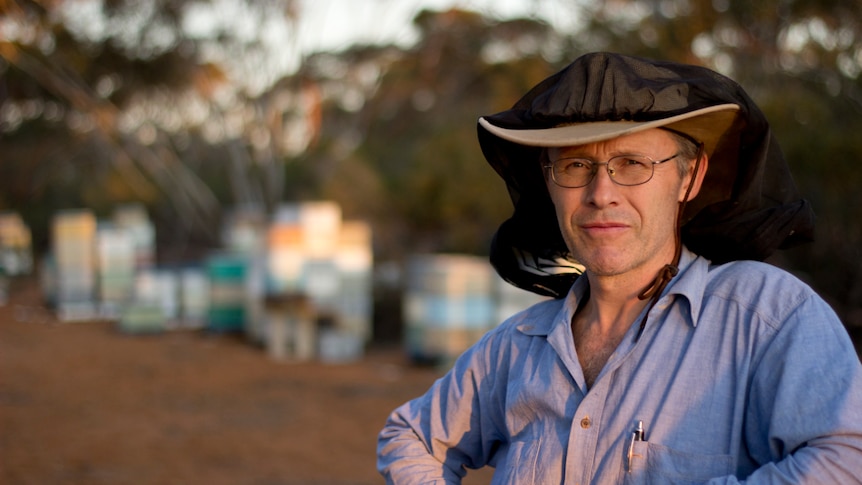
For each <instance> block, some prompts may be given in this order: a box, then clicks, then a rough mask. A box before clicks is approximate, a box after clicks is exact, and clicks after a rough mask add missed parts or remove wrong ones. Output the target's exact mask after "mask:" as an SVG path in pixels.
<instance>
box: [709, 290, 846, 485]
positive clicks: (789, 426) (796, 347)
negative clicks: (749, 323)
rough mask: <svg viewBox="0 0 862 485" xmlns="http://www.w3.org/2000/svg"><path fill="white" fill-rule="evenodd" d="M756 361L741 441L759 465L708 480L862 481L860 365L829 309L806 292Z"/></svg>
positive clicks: (825, 482)
mask: <svg viewBox="0 0 862 485" xmlns="http://www.w3.org/2000/svg"><path fill="white" fill-rule="evenodd" d="M755 365H756V367H755V369H754V372H753V375H752V382H751V388H750V396H749V402H748V411H747V416H746V425H745V426H746V428H745V437H744V439H745V442H746V445H747V452H748V453H749V454H750V455H751V458H752V459H753V460H754V461H755V462H757V463H760V464H761V466H760V468H758V469H756V470H755V471H754V472H753V473H752V474H751V475H749V476H748V477H746V478H745V479H744V481H741V482H740V481H739V480H737V479H736V478H733V477H725V478H722V479H715V480H712V481H710V482H709V483H715V484H717V483H746V484H766V483H770V484H773V483H794V484H836V483H841V484H854V483H862V481H860V480H862V366H860V362H859V357H858V355H857V353H856V351H855V349H854V347H853V345H852V342H851V340H850V338H849V336H848V334H847V332H846V330H845V329H844V327H843V325H842V324H841V322H840V320H839V319H838V317H837V316H836V315H835V313H834V312H833V311H832V309H831V308H830V307H829V306H828V305H827V304H826V303H825V302H824V301H823V300H821V299H820V298H819V297H817V296H815V295H812V296H809V297H808V298H807V299H806V300H804V301H803V302H802V303H801V304H800V305H799V306H798V307H797V308H796V309H795V310H794V311H793V312H792V313H791V314H790V315H789V317H788V318H787V319H786V320H785V321H784V322H782V323H781V324H780V326H779V328H778V329H777V333H776V334H775V337H774V338H773V339H771V341H770V342H769V343H768V344H766V347H765V351H764V352H763V355H762V358H760V359H759V362H757V363H756V364H755Z"/></svg>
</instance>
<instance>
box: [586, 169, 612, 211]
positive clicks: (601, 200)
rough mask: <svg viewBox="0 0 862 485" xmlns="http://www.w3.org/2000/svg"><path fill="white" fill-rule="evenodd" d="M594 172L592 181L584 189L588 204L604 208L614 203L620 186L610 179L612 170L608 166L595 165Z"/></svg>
mask: <svg viewBox="0 0 862 485" xmlns="http://www.w3.org/2000/svg"><path fill="white" fill-rule="evenodd" d="M595 170H596V173H595V175H593V180H591V181H590V183H589V184H587V186H586V187H585V188H586V191H585V193H586V196H587V197H588V200H589V202H590V203H592V204H594V205H596V206H605V205H608V204H611V203H613V202H615V201H616V199H617V197H618V195H619V188H620V186H619V185H618V184H617V183H616V182H614V181H613V179H612V176H611V173H613V169H611V170H609V169H608V164H607V163H602V164H600V165H597V166H596V168H595Z"/></svg>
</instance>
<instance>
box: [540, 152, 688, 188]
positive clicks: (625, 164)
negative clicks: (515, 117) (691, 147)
mask: <svg viewBox="0 0 862 485" xmlns="http://www.w3.org/2000/svg"><path fill="white" fill-rule="evenodd" d="M678 156H679V153H676V154H674V155H671V156H670V157H667V158H665V159H662V160H653V159H652V158H650V157H648V156H646V155H618V156H616V157H613V158H611V159H610V160H608V161H607V162H596V161H593V160H590V159H588V158H560V159H558V160H554V161H553V162H550V163H548V164H546V165H545V166H544V168H546V169H548V170H550V171H551V180H553V181H554V183H555V184H557V185H559V186H560V187H566V188H570V189H576V188H578V187H585V186H587V185H589V184H590V182H592V181H593V179H594V178H595V177H596V173H597V172H598V170H599V166H600V165H606V166H607V167H606V168H607V171H608V176H609V177H610V178H611V180H612V181H613V182H614V183H616V184H619V185H624V186H631V185H641V184H645V183H647V182H649V181H650V180H651V179H652V176H653V173H655V166H656V165H658V164H660V163H664V162H667V161H669V160H673V159H674V158H676V157H678Z"/></svg>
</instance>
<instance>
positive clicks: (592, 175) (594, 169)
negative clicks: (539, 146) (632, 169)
mask: <svg viewBox="0 0 862 485" xmlns="http://www.w3.org/2000/svg"><path fill="white" fill-rule="evenodd" d="M679 156H680V153H679V152H677V153H675V154H673V155H671V156H669V157H667V158H663V159H661V160H654V159H653V158H652V157H650V156H647V155H637V154H633V153H630V154H623V155H616V156H613V157H611V158H610V159H608V160H607V161H606V162H596V161H594V160H590V159H589V158H584V157H563V158H558V159H556V160H554V161H551V162H548V163H546V164H545V165H543V166H542V168H545V169H547V170H549V171H550V172H551V180H552V181H553V182H554V184H556V185H557V186H559V187H563V188H564V189H579V188H581V187H586V186H587V185H590V184H591V183H592V182H593V180H595V179H596V175H597V174H598V173H599V167H601V166H602V165H604V166H605V171H606V172H607V173H608V178H610V179H611V182H613V183H615V184H617V185H620V186H622V187H635V186H637V185H643V184H645V183H647V182H649V181H650V180H652V178H653V176H654V175H655V166H656V165H658V164H660V163H664V162H668V161H670V160H673V159H674V158H677V157H679ZM625 157H638V158H645V159H647V161H649V162H650V167H651V168H652V172H650V175H649V178H647V179H646V180H644V181H643V182H638V183H636V184H624V183H622V182H620V181H618V180H617V179H615V178H614V174H613V173H612V172H611V166H610V163H611V160H614V159H615V158H625ZM561 160H583V161H585V162H589V163H590V164H591V165H592V171H591V173H590V178H589V180H587V182H586V183H584V184H581V185H563V184H562V183H560V182H559V181H557V176H556V170H554V165H555V164H556V163H557V162H559V161H561Z"/></svg>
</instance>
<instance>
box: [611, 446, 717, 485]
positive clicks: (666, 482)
mask: <svg viewBox="0 0 862 485" xmlns="http://www.w3.org/2000/svg"><path fill="white" fill-rule="evenodd" d="M632 451H633V458H632V466H631V471H627V470H626V469H624V470H623V476H624V478H623V480H621V482H622V483H623V484H625V485H646V484H650V485H658V484H661V485H694V484H700V483H703V482H706V481H708V480H709V479H710V478H715V477H723V476H727V475H732V474H733V458H732V457H731V456H730V455H704V454H700V453H691V452H687V451H679V450H674V449H672V448H668V447H667V446H663V445H659V444H655V443H650V442H648V441H639V442H635V443H634V449H633V450H632ZM624 468H625V463H624Z"/></svg>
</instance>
